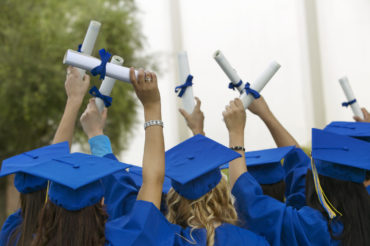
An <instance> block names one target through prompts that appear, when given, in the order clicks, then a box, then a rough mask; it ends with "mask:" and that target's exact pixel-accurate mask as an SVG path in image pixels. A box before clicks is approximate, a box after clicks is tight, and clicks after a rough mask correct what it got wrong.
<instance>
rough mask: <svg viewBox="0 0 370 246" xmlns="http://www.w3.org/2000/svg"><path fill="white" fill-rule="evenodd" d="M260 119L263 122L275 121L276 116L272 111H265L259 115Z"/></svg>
mask: <svg viewBox="0 0 370 246" xmlns="http://www.w3.org/2000/svg"><path fill="white" fill-rule="evenodd" d="M258 117H260V118H261V120H263V121H269V120H272V119H274V115H273V114H272V112H271V111H270V110H266V111H264V112H263V113H261V114H259V115H258Z"/></svg>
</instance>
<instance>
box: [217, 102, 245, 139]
mask: <svg viewBox="0 0 370 246" xmlns="http://www.w3.org/2000/svg"><path fill="white" fill-rule="evenodd" d="M222 115H223V117H224V121H225V124H226V127H227V129H228V130H229V133H230V134H231V133H235V134H238V135H239V134H244V128H245V122H246V119H247V116H246V113H245V110H244V106H243V103H242V101H241V100H240V99H239V98H236V99H234V100H232V101H230V104H229V105H227V106H226V110H225V111H223V112H222Z"/></svg>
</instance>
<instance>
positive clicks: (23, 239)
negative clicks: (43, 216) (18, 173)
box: [8, 189, 46, 246]
mask: <svg viewBox="0 0 370 246" xmlns="http://www.w3.org/2000/svg"><path fill="white" fill-rule="evenodd" d="M45 196H46V189H42V190H39V191H35V192H32V193H28V194H22V193H21V194H20V201H21V216H22V219H23V221H22V223H21V224H20V225H19V226H18V227H17V228H16V229H15V230H14V231H13V232H12V234H11V235H10V238H9V243H8V245H17V246H28V245H30V244H31V241H32V237H33V234H34V233H36V230H37V221H38V218H39V215H40V212H41V209H42V208H43V206H44V204H45ZM18 237H19V240H18V243H17V244H16V242H17V238H18Z"/></svg>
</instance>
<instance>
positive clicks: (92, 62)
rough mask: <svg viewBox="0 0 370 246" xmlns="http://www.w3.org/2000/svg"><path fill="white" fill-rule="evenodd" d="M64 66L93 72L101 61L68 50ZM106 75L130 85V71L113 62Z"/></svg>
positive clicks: (107, 68)
mask: <svg viewBox="0 0 370 246" xmlns="http://www.w3.org/2000/svg"><path fill="white" fill-rule="evenodd" d="M63 64H67V65H71V66H73V67H78V68H81V69H84V70H88V71H91V70H92V69H93V68H95V67H96V66H99V65H100V64H101V61H100V60H99V59H98V58H95V57H92V56H89V55H86V54H82V53H80V52H77V51H74V50H67V52H66V54H65V55H64V59H63ZM105 74H106V76H108V77H111V78H113V79H117V80H121V81H124V82H128V83H130V82H131V80H130V69H129V68H127V67H123V66H120V65H117V64H114V63H111V62H108V63H107V66H106V73H105ZM135 76H137V71H135Z"/></svg>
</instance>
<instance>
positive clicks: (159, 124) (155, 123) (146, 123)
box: [144, 120, 163, 130]
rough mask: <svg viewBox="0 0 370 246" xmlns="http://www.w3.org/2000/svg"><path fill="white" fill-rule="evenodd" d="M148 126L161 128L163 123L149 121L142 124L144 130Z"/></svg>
mask: <svg viewBox="0 0 370 246" xmlns="http://www.w3.org/2000/svg"><path fill="white" fill-rule="evenodd" d="M149 126H161V127H162V128H163V121H161V120H149V121H147V122H145V123H144V130H146V128H148V127H149Z"/></svg>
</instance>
